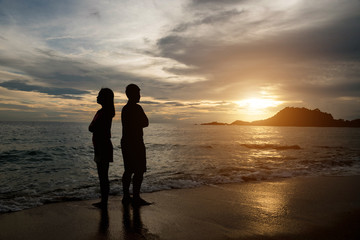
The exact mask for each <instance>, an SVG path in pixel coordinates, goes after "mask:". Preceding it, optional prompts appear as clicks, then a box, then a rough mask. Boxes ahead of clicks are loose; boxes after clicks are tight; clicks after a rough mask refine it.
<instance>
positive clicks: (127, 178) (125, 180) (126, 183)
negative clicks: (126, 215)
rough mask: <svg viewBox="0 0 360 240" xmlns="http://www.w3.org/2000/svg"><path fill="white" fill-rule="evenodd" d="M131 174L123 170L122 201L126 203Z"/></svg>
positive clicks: (128, 198) (128, 195) (128, 196)
mask: <svg viewBox="0 0 360 240" xmlns="http://www.w3.org/2000/svg"><path fill="white" fill-rule="evenodd" d="M131 175H132V173H131V172H129V171H126V170H125V172H124V174H123V176H122V184H123V200H122V201H123V203H128V202H129V201H130V192H129V188H130V184H131Z"/></svg>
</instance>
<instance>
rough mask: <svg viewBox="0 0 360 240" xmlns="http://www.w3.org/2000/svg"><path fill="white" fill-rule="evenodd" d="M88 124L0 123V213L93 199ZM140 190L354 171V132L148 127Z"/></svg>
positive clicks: (113, 171)
mask: <svg viewBox="0 0 360 240" xmlns="http://www.w3.org/2000/svg"><path fill="white" fill-rule="evenodd" d="M87 127H88V124H87V123H60V122H56V123H55V122H0V141H1V144H0V213H4V212H11V211H19V210H23V209H27V208H32V207H35V206H39V205H43V204H46V203H52V202H60V201H69V200H84V199H96V198H98V197H99V195H100V194H99V184H98V177H97V172H96V165H95V163H94V162H93V147H92V142H91V133H90V132H88V130H87ZM144 133H145V136H144V141H145V145H146V147H147V160H148V171H147V173H146V174H145V179H144V183H143V186H142V191H143V192H154V191H161V190H165V189H173V188H191V187H196V186H201V185H211V184H221V183H234V182H236V183H238V182H247V181H266V180H270V179H278V178H292V177H297V176H349V175H359V174H360V129H359V128H316V127H301V128H300V127H257V126H201V125H174V124H151V125H150V126H149V127H148V128H146V129H145V130H144ZM120 138H121V123H118V122H114V123H113V128H112V142H113V145H114V162H113V163H111V165H110V173H109V175H110V188H111V191H110V194H111V195H121V176H122V173H123V163H122V155H121V148H120Z"/></svg>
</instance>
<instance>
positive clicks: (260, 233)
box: [0, 176, 360, 240]
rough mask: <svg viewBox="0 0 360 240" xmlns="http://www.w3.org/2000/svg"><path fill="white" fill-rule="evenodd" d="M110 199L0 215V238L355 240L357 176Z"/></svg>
mask: <svg viewBox="0 0 360 240" xmlns="http://www.w3.org/2000/svg"><path fill="white" fill-rule="evenodd" d="M142 196H143V198H144V199H146V200H148V201H150V202H154V204H153V205H150V206H145V207H141V208H140V209H136V208H133V207H131V206H130V207H129V208H126V207H125V208H124V207H123V205H122V204H121V197H119V196H111V197H110V200H109V207H108V211H101V210H99V209H96V208H94V207H92V205H91V204H92V203H94V202H96V201H97V200H85V201H74V202H61V203H52V204H46V205H43V206H39V207H36V208H32V209H27V210H22V211H19V212H12V213H3V214H0V239H122V238H123V239H186V240H187V239H359V237H360V223H359V221H358V219H359V217H360V176H349V177H297V178H290V179H281V180H269V181H264V182H244V183H228V184H221V185H210V186H201V187H197V188H191V189H173V190H164V191H159V192H153V193H143V194H142Z"/></svg>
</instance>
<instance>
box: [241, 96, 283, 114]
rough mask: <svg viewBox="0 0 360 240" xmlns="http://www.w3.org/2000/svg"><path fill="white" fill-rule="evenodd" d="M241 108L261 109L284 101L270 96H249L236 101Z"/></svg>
mask: <svg viewBox="0 0 360 240" xmlns="http://www.w3.org/2000/svg"><path fill="white" fill-rule="evenodd" d="M235 103H236V104H237V105H239V107H240V108H243V109H247V110H250V111H259V110H262V109H266V108H269V107H276V106H279V105H280V104H282V103H284V102H283V101H278V100H274V99H270V98H248V99H244V100H240V101H235Z"/></svg>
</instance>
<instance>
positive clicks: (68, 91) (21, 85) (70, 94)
mask: <svg viewBox="0 0 360 240" xmlns="http://www.w3.org/2000/svg"><path fill="white" fill-rule="evenodd" d="M0 86H1V87H4V88H6V89H9V90H19V91H26V92H40V93H45V94H48V95H51V96H56V97H60V98H66V99H79V98H80V97H79V95H83V94H87V93H89V92H88V91H83V90H78V89H73V88H57V87H43V86H38V85H31V84H28V83H27V82H26V81H22V80H11V81H6V82H2V83H0Z"/></svg>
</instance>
